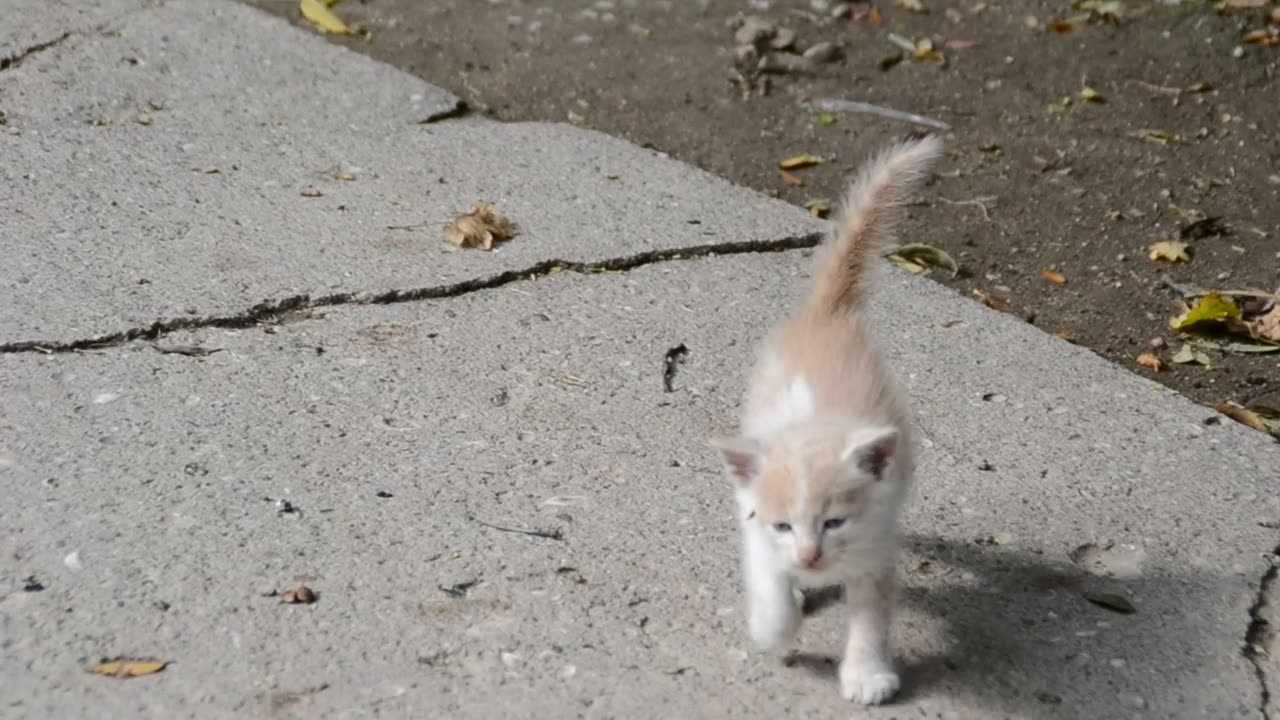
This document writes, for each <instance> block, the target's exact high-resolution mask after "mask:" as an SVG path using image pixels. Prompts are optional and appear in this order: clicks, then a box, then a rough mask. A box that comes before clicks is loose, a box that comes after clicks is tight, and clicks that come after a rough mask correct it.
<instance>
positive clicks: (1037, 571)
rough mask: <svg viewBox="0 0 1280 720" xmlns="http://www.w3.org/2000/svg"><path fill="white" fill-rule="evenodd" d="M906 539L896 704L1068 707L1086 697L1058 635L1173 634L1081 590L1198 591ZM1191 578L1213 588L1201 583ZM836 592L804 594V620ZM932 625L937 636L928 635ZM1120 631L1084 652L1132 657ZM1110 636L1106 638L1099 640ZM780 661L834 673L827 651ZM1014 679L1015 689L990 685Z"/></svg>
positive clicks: (1169, 581)
mask: <svg viewBox="0 0 1280 720" xmlns="http://www.w3.org/2000/svg"><path fill="white" fill-rule="evenodd" d="M906 540H907V542H906V550H907V552H906V553H905V555H906V563H907V564H908V565H909V566H910V570H908V571H907V572H906V573H905V577H904V578H903V582H902V587H901V591H900V599H901V606H902V608H903V611H904V612H903V613H902V614H903V615H911V616H912V619H910V620H909V621H908V622H910V623H911V625H912V626H913V627H910V628H907V632H908V634H910V635H911V638H910V641H909V642H907V643H905V646H904V648H903V650H904V653H903V655H904V656H905V662H904V666H903V683H902V686H903V691H902V693H901V694H900V695H899V697H898V698H896V699H895V701H894V702H895V704H904V703H909V702H911V701H912V700H913V699H919V698H920V697H921V696H924V695H931V696H956V695H966V696H981V697H977V698H975V699H976V700H977V701H978V702H979V704H981V705H983V706H986V707H988V708H990V709H991V710H992V711H993V712H1001V713H1011V714H1015V715H1020V716H1024V717H1027V716H1030V717H1046V716H1053V715H1056V714H1057V713H1059V712H1065V710H1063V709H1062V708H1067V707H1070V706H1071V705H1072V703H1071V702H1070V700H1071V699H1073V698H1072V696H1073V695H1079V694H1080V693H1082V692H1087V690H1085V689H1083V688H1080V687H1075V686H1073V684H1072V679H1071V676H1072V675H1073V674H1074V673H1072V672H1067V671H1065V669H1064V665H1063V661H1064V660H1067V659H1068V657H1070V651H1071V647H1070V644H1066V645H1064V644H1062V640H1063V635H1064V634H1067V635H1070V633H1064V629H1065V628H1069V627H1072V626H1074V627H1097V626H1108V625H1115V626H1116V627H1118V628H1119V627H1124V628H1125V629H1126V631H1127V632H1135V631H1141V628H1142V627H1143V626H1142V625H1140V624H1139V623H1144V622H1146V620H1145V618H1148V617H1150V618H1151V620H1152V621H1155V622H1163V623H1165V625H1162V626H1161V627H1162V632H1163V633H1169V634H1168V635H1166V636H1164V637H1169V638H1177V637H1178V629H1177V628H1172V627H1170V626H1168V622H1170V620H1169V619H1168V617H1167V616H1166V617H1165V618H1164V619H1160V620H1157V619H1156V618H1155V617H1152V616H1153V615H1154V614H1155V613H1154V609H1153V612H1151V613H1147V614H1146V615H1141V614H1139V615H1123V614H1117V613H1114V612H1110V611H1108V610H1106V609H1104V608H1100V607H1097V606H1094V605H1090V604H1089V602H1087V601H1086V600H1085V599H1084V592H1085V591H1089V590H1099V589H1102V590H1107V591H1111V592H1115V591H1122V592H1123V591H1131V592H1132V593H1134V594H1135V595H1136V596H1138V597H1147V598H1153V599H1154V598H1159V597H1179V596H1180V595H1179V594H1180V593H1181V594H1182V595H1181V596H1182V597H1185V593H1186V592H1188V590H1189V588H1191V587H1194V586H1195V585H1196V584H1197V583H1196V579H1194V578H1171V577H1159V576H1157V577H1140V578H1135V579H1132V580H1125V581H1120V580H1116V579H1114V578H1100V577H1097V576H1093V575H1090V574H1088V573H1086V572H1084V571H1083V570H1081V569H1079V568H1077V567H1075V565H1073V564H1072V563H1071V562H1070V561H1069V560H1068V559H1066V558H1063V559H1062V560H1053V559H1049V558H1046V557H1045V556H1043V555H1040V554H1036V553H1034V552H1027V551H1022V550H1017V549H1014V548H1010V547H1003V546H995V547H993V546H990V545H980V544H977V543H965V542H957V541H955V540H948V539H944V538H939V537H933V536H923V535H910V536H908V537H907V539H906ZM926 561H927V562H926ZM1199 580H1200V581H1203V583H1202V584H1203V585H1211V584H1212V583H1211V581H1210V580H1209V579H1207V578H1200V579H1199ZM843 594H844V593H843V589H842V588H839V587H834V588H823V589H819V590H814V591H807V592H806V593H805V595H804V604H803V609H804V613H805V615H806V616H810V615H814V614H816V613H820V612H822V611H824V610H826V609H828V608H830V607H831V606H833V605H839V604H843V599H844V598H843ZM1183 623H1184V625H1183V627H1182V628H1181V630H1182V631H1183V632H1184V633H1185V634H1187V636H1190V635H1192V634H1194V633H1195V632H1201V631H1203V628H1200V627H1197V626H1196V625H1195V621H1194V620H1191V619H1188V618H1186V617H1185V616H1184V619H1183ZM937 627H940V628H941V632H937V631H936V630H934V628H937ZM900 629H901V628H900ZM1127 632H1113V633H1111V634H1110V636H1108V635H1107V634H1106V633H1104V634H1102V635H1099V636H1097V637H1091V641H1092V642H1093V643H1094V645H1093V646H1092V647H1091V649H1092V650H1093V651H1094V654H1095V655H1097V656H1099V657H1102V655H1101V653H1104V652H1113V653H1114V655H1112V657H1122V656H1123V655H1124V654H1125V653H1126V652H1127V651H1130V650H1131V648H1129V647H1127V646H1126V645H1125V640H1124V636H1125V635H1126V634H1127ZM899 635H900V633H895V636H899ZM1145 635H1146V637H1148V638H1155V637H1159V636H1160V634H1159V633H1150V634H1145ZM1108 637H1110V638H1112V639H1107V640H1105V641H1104V640H1103V638H1108ZM1183 639H1184V640H1185V638H1183ZM1167 642H1175V641H1174V640H1170V641H1167ZM1108 646H1109V647H1108ZM1174 652H1177V651H1174ZM784 662H785V664H786V666H787V667H791V668H797V669H799V670H801V671H804V672H809V673H813V674H815V675H817V676H819V677H821V678H823V679H824V680H827V681H831V680H833V679H834V678H836V677H837V675H838V673H837V668H838V664H839V658H838V657H837V656H833V655H830V654H824V653H813V652H796V653H792V654H791V655H789V656H787V658H786V659H785V661H784ZM1086 672H1087V671H1086ZM1015 676H1016V677H1018V678H1020V679H1019V681H1018V682H1016V683H1012V682H1004V681H999V682H993V681H992V679H993V678H996V677H1015Z"/></svg>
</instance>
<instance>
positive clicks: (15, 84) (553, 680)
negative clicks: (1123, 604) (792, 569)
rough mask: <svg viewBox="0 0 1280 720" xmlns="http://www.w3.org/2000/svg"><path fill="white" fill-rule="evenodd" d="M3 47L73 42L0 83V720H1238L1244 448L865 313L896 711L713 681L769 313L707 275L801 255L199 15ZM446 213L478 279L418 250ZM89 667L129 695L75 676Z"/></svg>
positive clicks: (53, 11)
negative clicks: (726, 447)
mask: <svg viewBox="0 0 1280 720" xmlns="http://www.w3.org/2000/svg"><path fill="white" fill-rule="evenodd" d="M24 7H25V8H26V13H25V14H24V15H23V18H24V20H23V22H24V23H25V22H28V20H26V19H25V18H31V20H30V22H31V29H29V30H27V29H21V30H19V31H16V32H12V34H11V35H12V38H14V39H13V40H10V39H9V38H10V35H4V36H3V37H5V38H6V39H5V43H6V45H4V47H5V48H6V50H5V52H6V53H10V54H12V52H13V51H12V50H9V49H8V48H9V47H10V45H11V44H13V43H17V45H18V46H21V47H29V46H24V45H22V43H28V42H31V41H32V40H33V39H34V40H35V42H37V43H39V42H44V41H43V40H41V38H43V37H49V36H50V35H52V36H53V37H57V36H59V35H61V33H63V32H69V33H71V34H70V35H68V36H67V38H66V39H64V40H62V41H60V42H58V43H57V44H55V45H53V46H50V47H49V48H47V49H45V50H42V51H40V52H38V53H33V54H31V55H29V56H27V57H26V58H25V59H24V60H23V61H22V62H21V63H16V64H12V65H11V67H10V68H9V69H6V70H4V71H2V72H0V110H3V111H4V112H5V113H6V117H7V119H8V125H7V126H5V127H4V128H0V138H3V139H2V140H0V142H3V150H0V153H3V155H2V156H3V157H4V158H5V163H3V166H2V167H0V173H3V177H2V178H0V179H2V180H3V182H0V188H2V189H0V213H3V217H4V218H5V219H6V222H5V223H4V224H3V226H0V252H2V253H3V255H4V257H6V258H13V259H15V260H14V261H13V262H6V263H4V264H2V265H0V293H2V294H0V308H4V312H3V313H0V349H3V351H4V352H3V353H0V492H2V493H3V496H4V497H5V507H4V510H3V512H0V677H3V678H4V682H3V683H0V716H2V717H4V718H9V717H13V718H78V717H157V718H158V717H175V716H181V717H193V718H221V717H290V716H303V715H305V716H308V717H344V718H345V717H352V718H354V717H371V716H379V717H451V718H452V717H457V718H490V717H518V718H519V717H531V718H532V717H537V718H564V717H590V718H607V717H617V718H647V717H654V718H657V717H706V718H718V717H770V718H776V717H813V718H820V717H821V718H826V717H848V716H855V717H861V716H864V715H865V716H867V717H877V718H915V717H929V718H933V717H939V718H957V719H966V718H1005V717H1008V718H1059V717H1060V718H1128V717H1151V718H1155V717H1177V718H1235V717H1241V718H1263V717H1267V716H1268V713H1270V715H1271V716H1272V717H1276V714H1275V713H1276V708H1275V707H1274V702H1275V700H1274V698H1273V699H1272V701H1271V703H1272V705H1273V706H1272V707H1270V708H1269V709H1268V708H1267V707H1266V701H1265V700H1264V697H1265V693H1266V692H1267V690H1266V688H1267V683H1268V682H1272V683H1274V677H1275V674H1274V673H1275V671H1276V668H1275V667H1274V664H1273V661H1272V660H1270V659H1269V658H1268V657H1267V656H1265V655H1263V654H1262V653H1260V652H1256V651H1255V652H1253V653H1249V654H1246V652H1245V647H1246V645H1247V643H1246V640H1248V641H1249V642H1251V643H1253V644H1255V645H1258V646H1259V647H1260V648H1261V649H1263V650H1265V649H1266V648H1267V647H1268V646H1269V643H1270V642H1271V636H1270V634H1269V633H1268V632H1267V628H1266V627H1265V626H1264V625H1262V624H1260V623H1258V622H1255V621H1254V618H1255V617H1267V616H1268V615H1269V614H1270V613H1271V612H1272V608H1271V606H1269V605H1267V604H1266V603H1265V601H1266V600H1267V599H1268V595H1269V593H1268V592H1262V585H1263V582H1264V578H1267V577H1269V576H1268V569H1269V567H1270V564H1269V558H1270V557H1272V556H1273V554H1274V551H1275V548H1276V545H1277V543H1278V542H1280V533H1278V532H1277V530H1276V529H1275V528H1276V526H1277V521H1280V498H1277V497H1276V495H1275V493H1274V492H1273V490H1272V488H1273V486H1274V483H1275V479H1276V478H1275V474H1276V473H1275V467H1277V462H1278V461H1280V453H1278V452H1277V447H1276V445H1275V444H1274V443H1273V442H1270V441H1269V440H1268V439H1267V438H1266V437H1265V436H1263V435H1261V434H1260V433H1254V432H1251V431H1248V430H1246V429H1244V428H1242V427H1240V426H1237V425H1235V424H1234V423H1232V422H1230V421H1228V420H1226V419H1225V418H1221V419H1218V418H1216V416H1214V413H1213V412H1212V411H1210V410H1206V409H1205V408H1202V407H1200V406H1197V405H1195V404H1192V403H1190V402H1189V401H1187V400H1185V399H1183V398H1181V397H1179V396H1177V395H1175V394H1173V393H1171V392H1169V391H1168V390H1165V389H1163V388H1161V387H1160V386H1157V385H1155V384H1153V383H1150V382H1148V381H1146V380H1143V379H1141V378H1139V377H1137V376H1134V375H1132V374H1130V373H1128V372H1126V371H1124V370H1122V369H1119V368H1116V367H1114V366H1112V365H1110V364H1108V363H1106V362H1104V361H1102V360H1101V359H1099V358H1097V357H1095V356H1093V355H1091V354H1089V353H1087V352H1085V351H1083V350H1080V349H1078V348H1075V347H1073V346H1071V345H1069V344H1067V343H1064V342H1062V341H1060V340H1057V339H1056V338H1053V337H1051V336H1049V335H1046V334H1044V333H1043V332H1041V331H1039V330H1037V329H1036V328H1034V327H1031V326H1029V325H1027V324H1024V323H1022V322H1020V321H1019V320H1017V319H1016V318H1013V317H1010V316H1006V315H1001V314H998V313H995V312H992V311H989V310H987V309H986V308H983V307H981V306H980V305H978V304H976V303H973V302H971V301H969V300H966V299H964V298H961V297H959V296H957V295H955V294H954V293H952V292H950V291H948V290H945V289H943V288H940V287H938V286H936V285H934V284H932V283H930V282H929V281H928V280H925V279H921V278H914V277H909V276H906V275H904V274H903V273H900V272H897V271H893V270H888V269H886V271H885V272H884V275H883V282H882V283H881V292H880V294H879V295H878V297H877V299H876V302H875V308H874V312H875V315H876V320H877V322H878V323H879V325H880V327H881V328H882V333H881V334H882V337H883V339H884V344H885V346H886V352H887V354H888V355H889V356H890V358H892V360H893V362H894V365H895V367H897V368H898V371H899V372H900V373H901V374H902V376H903V378H904V380H905V381H906V383H907V384H908V386H909V387H910V389H911V392H912V396H913V398H914V404H915V407H916V415H917V419H918V422H919V424H920V427H921V431H922V436H923V447H922V451H921V452H922V458H921V471H920V480H919V483H918V489H917V492H916V498H915V502H914V504H913V506H912V507H911V510H910V511H909V513H908V515H907V518H906V521H905V524H906V528H907V531H908V535H909V538H910V552H909V553H908V556H907V558H906V559H905V560H904V564H903V572H904V582H905V591H904V606H903V610H902V612H901V613H900V616H899V620H898V626H897V629H896V635H897V637H898V639H899V643H900V646H901V647H900V655H901V658H902V662H903V663H904V665H905V667H906V687H905V689H904V695H903V697H902V698H901V699H900V701H899V702H898V703H896V704H895V705H892V706H889V707H886V708H881V709H876V710H869V711H862V710H859V709H857V708H853V707H851V706H849V705H847V704H845V703H843V702H842V701H840V700H839V698H838V694H837V691H836V687H835V684H834V681H833V679H832V678H831V677H830V670H831V668H832V665H831V664H830V662H829V660H830V658H829V655H830V653H832V652H835V651H836V650H837V649H838V648H839V647H840V639H841V637H840V630H841V628H840V609H839V607H838V606H837V607H829V608H826V609H825V610H823V611H821V612H819V613H818V614H817V615H816V616H815V617H814V618H813V621H812V623H811V624H810V625H809V626H807V627H806V630H805V631H804V633H803V635H802V637H801V639H800V644H799V649H800V650H803V651H804V652H805V653H806V654H803V655H801V656H799V657H798V658H797V659H796V661H795V662H793V663H792V664H791V665H790V666H784V665H783V664H781V663H778V662H776V661H772V660H769V659H765V658H760V657H757V656H756V655H754V654H753V653H751V652H750V648H749V646H748V643H747V638H746V635H745V632H744V630H743V627H742V625H743V623H742V618H741V616H740V600H739V596H738V581H737V566H736V562H737V559H736V541H735V528H734V525H733V518H732V506H731V498H730V496H729V493H728V491H727V488H726V487H725V486H724V481H723V480H722V478H721V477H720V474H719V470H718V467H717V465H716V461H715V458H714V457H713V456H712V455H711V453H710V452H709V449H708V447H707V445H706V442H705V439H706V438H707V437H709V436H711V435H714V434H717V433H722V432H726V431H728V430H729V429H730V428H731V425H732V422H733V418H734V416H735V410H736V406H737V402H738V398H739V397H740V394H741V391H742V377H743V370H744V368H743V365H744V363H745V362H746V361H747V359H748V357H749V355H750V353H751V351H752V349H753V345H754V343H755V342H756V341H757V340H758V339H759V338H760V336H761V335H762V334H763V333H764V332H765V331H766V330H767V329H768V325H769V324H770V323H771V322H772V321H773V320H775V319H776V318H777V317H778V316H779V314H780V313H781V312H782V311H783V309H784V308H785V306H786V304H787V303H788V302H790V301H792V300H793V299H794V298H796V297H797V296H798V295H799V293H800V292H802V291H803V285H804V283H805V279H806V277H807V275H808V263H809V261H810V259H809V258H808V257H807V255H808V253H807V252H806V251H804V250H801V249H795V250H791V251H787V252H750V251H752V250H771V249H780V248H784V247H794V246H801V245H804V244H806V243H809V242H811V241H812V237H813V233H814V232H815V230H817V229H819V226H818V224H817V223H815V222H814V221H812V220H811V219H810V218H808V217H807V216H806V215H805V214H804V213H803V212H802V211H799V210H796V209H794V208H792V207H790V206H787V205H784V204H781V203H778V202H775V201H771V200H768V199H766V198H763V197H760V196H758V195H755V194H753V193H750V192H747V191H744V190H742V189H740V188H735V187H733V186H731V185H729V184H727V183H725V182H723V181H720V180H717V179H715V178H712V177H710V176H707V175H706V174H704V173H700V172H698V171H696V170H693V169H690V168H688V167H685V166H682V165H679V164H677V163H674V162H671V161H669V160H667V159H664V158H662V157H660V156H658V155H657V154H656V153H653V152H650V151H645V150H642V149H639V148H635V147H632V146H629V145H627V144H625V143H622V142H619V141H617V140H612V139H609V138H606V137H603V136H600V135H597V134H592V133H587V132H583V131H579V130H575V129H571V128H568V127H564V126H548V125H516V126H508V125H501V124H497V123H491V122H484V121H477V120H472V119H446V120H441V121H440V122H436V123H433V124H429V125H420V124H418V122H417V121H419V120H421V119H423V117H425V116H427V115H431V114H434V113H438V112H444V111H447V110H448V109H449V108H450V107H451V106H452V103H453V99H452V98H451V97H449V96H448V95H447V93H443V92H442V91H439V90H437V89H434V88H432V87H430V86H429V85H426V84H424V83H423V82H421V81H420V80H417V79H414V78H411V77H408V76H405V75H402V74H399V73H397V72H395V71H393V70H390V69H389V68H386V67H383V66H379V65H377V64H375V63H372V62H370V61H368V60H367V59H364V58H362V57H360V56H357V55H355V54H353V53H350V52H347V51H345V50H342V49H339V48H335V47H332V46H330V45H328V44H326V43H325V42H323V41H322V40H320V39H318V38H314V37H309V36H308V35H307V34H305V33H302V32H299V31H297V30H294V29H291V28H289V27H287V26H286V24H284V23H283V22H280V21H276V20H272V19H269V18H267V17H266V16H264V15H261V14H258V13H257V12H255V11H253V10H249V9H246V8H244V7H241V6H238V5H234V4H227V3H221V2H211V3H197V2H168V3H165V4H163V5H155V6H153V5H150V4H147V5H145V6H144V5H143V4H141V3H139V4H137V7H135V6H131V5H127V4H120V5H100V6H94V8H95V9H94V12H92V13H89V12H88V11H85V12H81V13H76V12H72V11H70V10H68V9H67V8H69V7H72V6H70V5H68V6H62V5H47V6H40V5H33V4H31V3H27V4H26V5H24ZM86 7H89V6H86ZM59 13H61V14H59ZM60 28H66V29H65V30H62V29H60ZM6 32H8V31H6ZM129 58H136V59H138V60H139V62H137V63H133V62H131V61H130V60H129ZM153 101H154V102H155V103H156V105H157V106H159V107H160V108H161V109H159V110H157V109H155V108H153V107H152V106H151V105H150V103H152V102H153ZM139 114H146V115H148V116H149V123H150V124H140V123H139V122H138V121H137V116H138V115H139ZM103 118H105V119H107V120H109V122H106V121H105V120H104V121H103V124H95V123H97V122H98V121H99V120H100V119H103ZM214 167H216V168H218V170H219V172H217V173H209V172H206V171H207V170H210V169H212V168H214ZM335 169H337V170H339V171H342V172H349V173H350V174H351V175H353V176H355V177H356V179H355V180H354V181H337V180H334V179H333V177H332V176H333V173H334V170H335ZM312 187H314V188H317V189H320V190H321V191H322V192H323V193H324V195H323V196H322V197H318V198H307V197H302V196H301V194H300V193H301V191H302V190H305V189H307V188H312ZM926 194H927V190H926ZM482 199H484V200H491V201H494V202H496V203H497V204H498V206H499V209H500V210H502V211H503V212H506V213H507V214H509V215H510V216H511V217H512V219H513V220H514V221H515V222H516V223H517V225H518V226H519V229H520V233H519V235H518V236H517V237H516V238H515V239H514V240H513V241H512V242H511V243H510V244H508V245H506V246H504V247H503V248H502V249H501V251H499V252H496V253H482V252H478V251H456V250H452V249H450V248H448V247H447V246H445V245H444V244H443V241H441V240H440V238H439V235H438V226H439V224H440V223H441V222H442V221H443V220H444V219H445V218H446V217H447V216H448V214H450V213H452V212H458V211H462V210H465V209H466V208H467V206H468V205H470V203H471V202H474V201H476V200H482ZM929 213H930V210H929V209H928V208H919V209H916V210H915V211H914V217H913V219H912V221H911V222H910V223H908V225H907V228H908V229H909V230H911V231H917V232H922V233H924V232H928V226H929ZM422 223H426V227H422V228H416V229H411V230H389V229H387V228H388V226H393V225H400V226H409V225H417V224H422ZM921 239H927V236H924V237H922V238H921ZM733 243H737V244H733ZM691 248H693V249H692V250H691ZM712 251H715V253H716V254H715V255H714V256H702V255H705V254H706V253H708V252H712ZM692 256H698V257H692ZM553 261H564V263H562V264H568V265H570V268H569V269H568V270H566V271H561V272H555V271H553V270H552V267H551V266H550V265H549V263H552V264H554V263H553ZM572 263H589V264H588V265H585V266H575V265H572ZM573 268H577V270H581V271H582V272H578V271H575V270H574V269H573ZM606 269H612V270H613V271H612V272H596V271H598V270H606ZM529 271H534V272H529ZM504 273H505V274H504ZM144 279H145V280H146V281H147V282H145V283H139V281H140V280H144ZM392 301H396V302H392ZM285 309H291V310H292V311H291V312H288V313H285V312H282V311H283V310H285ZM157 322H159V323H161V325H160V326H159V328H171V329H172V332H169V333H167V334H165V336H164V337H163V338H160V343H161V344H160V347H162V348H168V349H173V347H174V346H200V347H203V348H206V349H210V350H217V352H215V353H214V354H210V355H205V356H192V355H184V354H174V353H161V352H159V351H158V350H157V349H156V347H155V346H153V345H152V344H150V343H149V342H147V339H148V337H149V336H151V335H154V334H157V330H158V329H157V326H156V325H155V323H157ZM680 343H684V344H686V345H687V346H688V347H689V348H690V350H691V354H690V355H689V358H688V361H687V362H686V363H685V364H684V365H683V366H681V367H680V372H679V374H678V375H677V377H676V381H675V386H676V387H675V391H674V392H671V393H666V392H664V389H663V384H662V379H661V370H662V357H663V354H664V353H665V352H666V350H667V349H668V348H670V347H672V346H675V345H678V344H680ZM95 344H97V345H100V346H101V347H97V348H93V347H91V346H93V345H95ZM69 347H75V348H79V350H78V351H75V352H64V351H61V350H65V349H67V348H69ZM50 350H52V352H48V351H50ZM1211 418H1212V419H1216V420H1218V421H1213V420H1211ZM280 500H285V501H287V502H288V503H289V506H290V507H292V508H293V510H294V511H293V512H281V511H280V509H281V505H280V503H279V501H280ZM492 525H497V526H501V527H503V528H507V529H523V530H541V531H547V534H551V535H554V537H541V536H536V535H527V534H520V533H514V532H508V531H506V530H501V529H496V528H494V527H491V526H492ZM298 580H302V581H305V582H306V583H307V584H308V585H309V586H310V587H313V588H314V589H315V590H316V591H317V592H318V593H319V600H318V602H316V603H315V604H313V605H285V604H281V603H280V602H279V600H278V598H276V597H272V596H270V593H271V592H273V591H281V590H284V589H286V588H287V587H288V586H290V584H292V583H293V582H295V581H298ZM37 585H38V586H39V587H41V588H42V589H39V590H35V589H31V590H27V589H24V588H35V587H36V586H37ZM1098 592H1111V593H1119V594H1122V595H1124V596H1125V597H1126V598H1128V599H1129V600H1130V601H1131V602H1132V604H1133V605H1134V606H1135V607H1136V610H1137V612H1136V613H1133V614H1120V613H1115V612H1111V611H1109V610H1107V609H1104V608H1101V607H1098V606H1096V605H1093V604H1091V603H1089V602H1087V601H1086V600H1085V595H1086V594H1088V593H1098ZM118 655H126V656H143V657H156V658H160V659H164V660H168V661H171V663H172V664H171V665H170V666H168V667H167V668H166V669H165V670H164V671H163V672H161V673H159V674H157V675H154V676H149V677H145V678H137V679H130V680H120V679H116V678H108V677H100V676H95V675H89V674H87V673H86V672H85V668H86V667H87V666H88V665H91V664H92V663H93V662H95V661H97V660H98V659H100V658H102V657H112V656H118ZM1269 673H1270V674H1269ZM1272 687H1274V686H1272Z"/></svg>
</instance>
